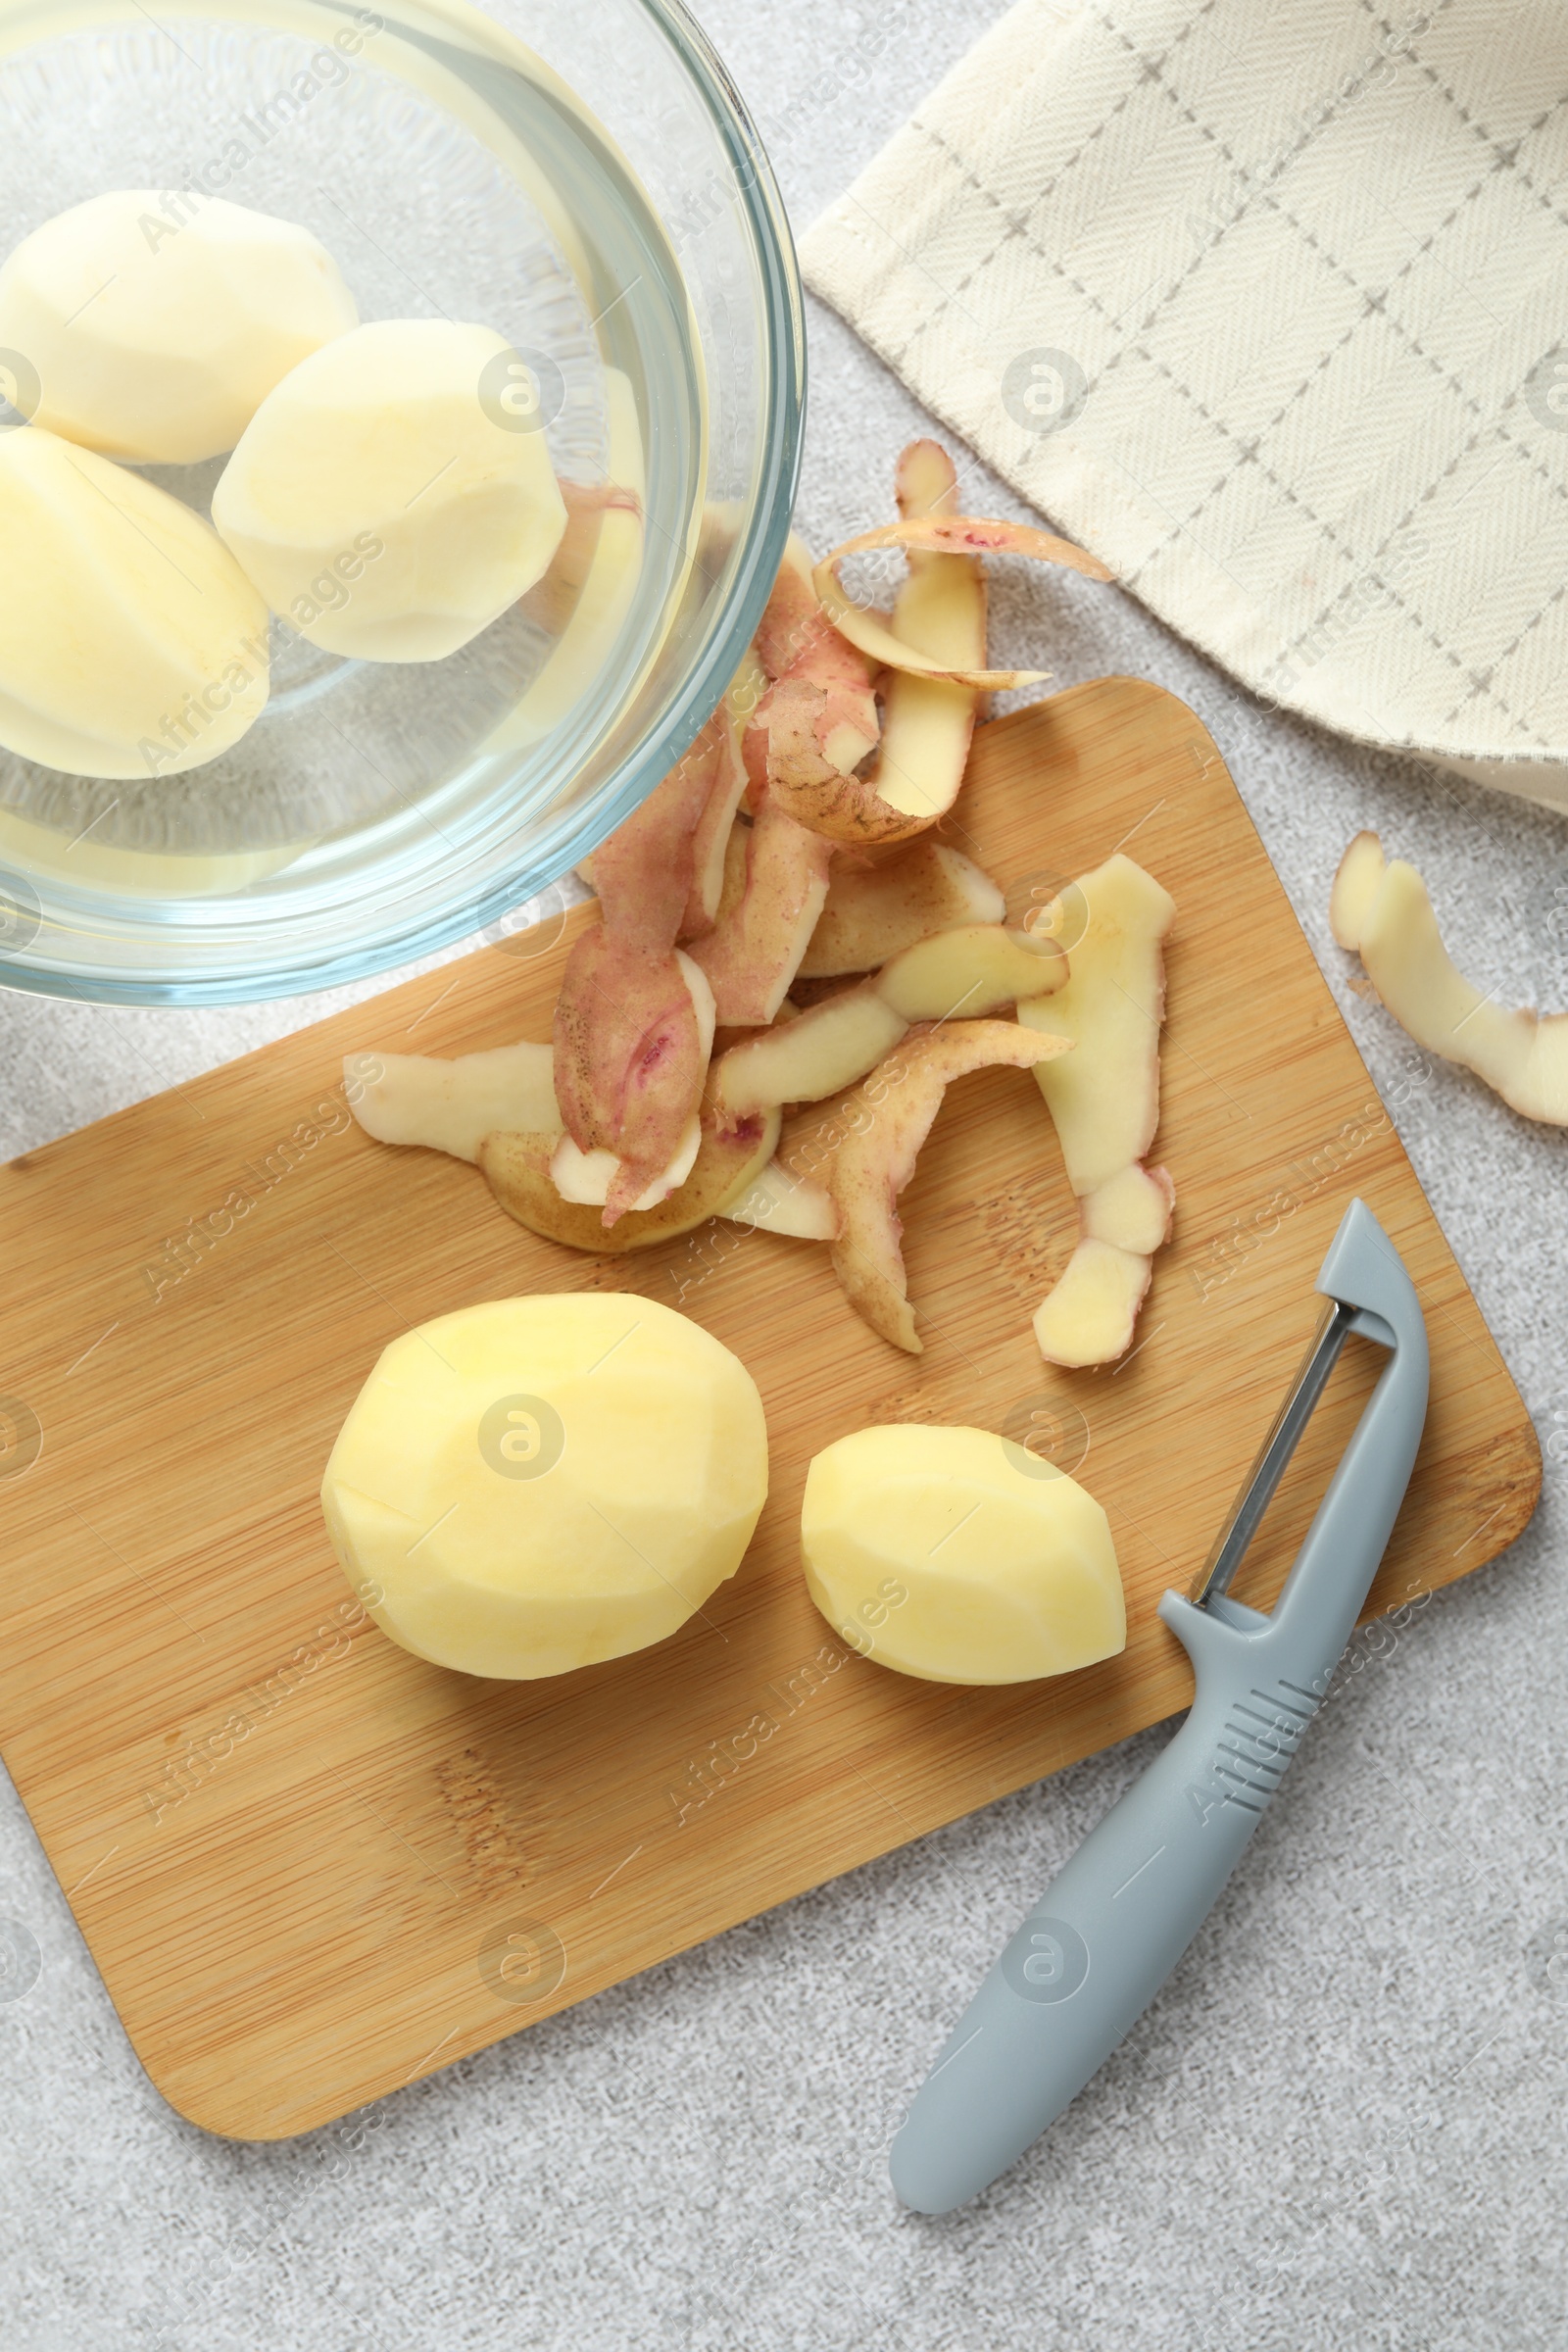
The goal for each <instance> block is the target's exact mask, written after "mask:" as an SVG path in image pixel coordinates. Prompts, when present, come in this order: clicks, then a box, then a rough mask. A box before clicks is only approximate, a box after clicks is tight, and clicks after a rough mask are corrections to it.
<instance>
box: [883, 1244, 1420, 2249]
mask: <svg viewBox="0 0 1568 2352" xmlns="http://www.w3.org/2000/svg"><path fill="white" fill-rule="evenodd" d="M1316 1287H1317V1289H1318V1290H1319V1291H1321V1292H1322V1293H1323V1294H1324V1296H1325V1298H1326V1299H1327V1300H1328V1301H1329V1303H1328V1305H1327V1306H1326V1308H1325V1309H1324V1312H1323V1317H1322V1320H1321V1322H1320V1323H1319V1326H1318V1331H1317V1336H1316V1338H1315V1339H1314V1340H1313V1342H1312V1345H1311V1347H1310V1348H1309V1349H1308V1351H1307V1353H1306V1356H1305V1357H1304V1359H1303V1361H1302V1363H1301V1367H1300V1370H1299V1372H1298V1374H1297V1376H1296V1379H1295V1381H1294V1382H1293V1384H1292V1386H1291V1389H1290V1392H1289V1394H1288V1395H1287V1397H1286V1399H1285V1402H1284V1404H1283V1405H1282V1406H1281V1408H1280V1411H1279V1413H1278V1415H1277V1417H1276V1419H1275V1422H1274V1425H1273V1427H1272V1429H1271V1430H1270V1431H1269V1433H1268V1436H1267V1437H1266V1439H1265V1440H1264V1442H1263V1446H1262V1449H1261V1451H1260V1452H1259V1453H1258V1456H1257V1459H1256V1461H1255V1462H1254V1463H1253V1465H1252V1468H1251V1471H1250V1475H1249V1477H1248V1480H1247V1483H1246V1485H1245V1486H1244V1487H1243V1489H1242V1492H1241V1495H1239V1496H1238V1498H1237V1501H1236V1503H1235V1505H1234V1507H1233V1509H1232V1511H1231V1515H1230V1517H1229V1519H1228V1520H1227V1521H1226V1523H1225V1526H1224V1528H1223V1529H1222V1531H1221V1533H1220V1536H1219V1538H1218V1541H1217V1542H1216V1543H1215V1545H1214V1548H1213V1550H1212V1551H1211V1552H1210V1554H1209V1556H1208V1559H1207V1560H1206V1561H1205V1563H1204V1565H1203V1567H1202V1569H1201V1571H1200V1573H1199V1575H1198V1577H1197V1578H1196V1580H1195V1582H1194V1584H1193V1586H1192V1589H1191V1592H1190V1593H1188V1594H1186V1595H1185V1596H1184V1595H1183V1594H1181V1593H1165V1594H1164V1596H1163V1598H1162V1599H1161V1601H1160V1604H1159V1614H1160V1616H1161V1617H1162V1618H1163V1619H1164V1621H1165V1623H1166V1624H1167V1625H1168V1626H1169V1627H1170V1629H1171V1632H1172V1633H1173V1634H1174V1635H1175V1636H1176V1638H1177V1640H1178V1641H1179V1642H1181V1643H1182V1645H1183V1647H1184V1648H1185V1649H1186V1651H1187V1654H1188V1656H1189V1657H1190V1658H1191V1659H1192V1662H1193V1670H1194V1674H1195V1676H1196V1680H1197V1689H1196V1691H1195V1693H1194V1698H1193V1705H1192V1710H1191V1712H1190V1714H1189V1715H1188V1717H1187V1720H1186V1722H1185V1723H1184V1724H1183V1725H1182V1728H1181V1730H1180V1731H1179V1732H1178V1733H1177V1734H1176V1737H1175V1739H1174V1740H1172V1741H1171V1742H1170V1745H1169V1746H1168V1747H1166V1748H1165V1749H1164V1750H1163V1751H1162V1753H1161V1754H1160V1755H1159V1756H1157V1757H1156V1758H1155V1760H1154V1762H1153V1763H1152V1765H1151V1766H1150V1768H1149V1770H1148V1771H1147V1772H1146V1773H1145V1774H1144V1776H1143V1778H1142V1779H1141V1780H1139V1781H1138V1782H1136V1783H1135V1784H1134V1786H1133V1787H1132V1788H1131V1789H1129V1790H1128V1792H1127V1794H1126V1795H1125V1796H1123V1797H1122V1798H1120V1799H1119V1801H1118V1802H1117V1803H1116V1804H1115V1805H1113V1806H1112V1807H1111V1810H1110V1811H1109V1812H1108V1813H1107V1814H1106V1815H1105V1817H1104V1819H1103V1821H1102V1822H1101V1823H1100V1824H1099V1825H1098V1826H1097V1827H1096V1828H1095V1829H1094V1830H1093V1831H1091V1833H1090V1835H1089V1836H1088V1838H1085V1840H1084V1842H1083V1844H1082V1845H1081V1846H1080V1847H1079V1849H1078V1851H1077V1852H1076V1853H1075V1854H1074V1855H1073V1856H1072V1858H1071V1859H1070V1861H1068V1862H1067V1863H1066V1864H1065V1865H1064V1867H1063V1868H1062V1869H1061V1870H1060V1871H1059V1872H1058V1873H1057V1875H1056V1877H1055V1879H1054V1881H1053V1883H1052V1885H1051V1887H1049V1888H1048V1889H1047V1891H1046V1893H1045V1894H1044V1896H1043V1897H1042V1898H1041V1900H1040V1901H1039V1902H1038V1903H1037V1904H1036V1905H1035V1907H1034V1909H1033V1910H1032V1911H1031V1912H1030V1914H1029V1916H1028V1918H1027V1919H1026V1920H1025V1921H1024V1923H1023V1925H1022V1926H1021V1927H1020V1928H1019V1930H1018V1932H1017V1934H1016V1935H1015V1936H1013V1938H1012V1940H1011V1942H1010V1943H1009V1944H1008V1945H1007V1947H1006V1949H1005V1951H1004V1953H1003V1954H1002V1957H1001V1959H1000V1960H999V1961H998V1962H997V1964H996V1966H995V1967H994V1968H993V1969H992V1971H991V1973H990V1975H989V1976H988V1977H987V1978H986V1980H985V1982H984V1984H983V1985H981V1987H980V1989H979V1991H978V1992H977V1993H976V1994H975V1997H974V1999H973V2000H972V2001H971V2002H970V2004H969V2006H968V2008H967V2009H966V2010H965V2012H964V2014H963V2016H962V2017H961V2018H960V2020H959V2022H958V2024H957V2027H956V2030H955V2031H954V2033H953V2034H952V2035H951V2036H950V2037H949V2040H948V2042H947V2045H946V2047H945V2048H944V2049H943V2051H942V2054H941V2056H940V2058H939V2059H938V2060H937V2063H936V2065H935V2066H934V2067H933V2068H932V2070H931V2073H930V2074H929V2076H928V2077H927V2078H926V2081H925V2082H924V2084H923V2085H922V2087H921V2088H920V2090H919V2091H918V2092H917V2093H916V2095H915V2099H914V2102H913V2105H912V2106H911V2107H910V2109H909V2112H908V2115H907V2119H906V2121H905V2123H904V2126H903V2128H902V2129H901V2131H899V2134H898V2136H897V2138H896V2139H895V2140H894V2142H893V2149H892V2155H891V2160H890V2162H891V2170H892V2174H893V2185H894V2187H895V2188H896V2189H897V2190H898V2193H899V2195H900V2196H901V2197H902V2198H903V2200H904V2202H905V2204H906V2205H910V2206H913V2207H914V2209H915V2210H916V2212H919V2213H948V2212H951V2211H952V2209H953V2207H954V2206H956V2205H961V2204H963V2203H964V2202H965V2200H966V2199H967V2198H970V2197H973V2196H976V2195H978V2194H979V2192H980V2190H981V2189H983V2188H985V2187H987V2186H989V2184H990V2183H991V2182H992V2181H993V2180H996V2179H997V2177H998V2175H999V2174H1001V2173H1004V2172H1005V2171H1006V2169H1007V2167H1008V2166H1009V2165H1010V2164H1012V2163H1014V2162H1015V2161H1016V2159H1017V2158H1018V2157H1019V2156H1021V2155H1022V2154H1023V2152H1024V2150H1025V2149H1026V2148H1027V2147H1028V2146H1029V2145H1030V2144H1031V2142H1032V2141H1034V2140H1035V2139H1037V2138H1038V2137H1039V2135H1040V2133H1041V2132H1042V2131H1045V2130H1046V2128H1047V2127H1048V2125H1050V2124H1052V2123H1054V2121H1055V2119H1056V2117H1057V2116H1058V2115H1060V2113H1061V2111H1062V2109H1063V2108H1064V2107H1065V2106H1066V2105H1067V2104H1068V2102H1069V2100H1071V2099H1073V2098H1075V2097H1076V2096H1077V2094H1078V2092H1079V2091H1080V2090H1082V2088H1083V2086H1084V2084H1085V2083H1086V2082H1088V2081H1089V2079H1090V2077H1091V2076H1092V2075H1094V2074H1095V2073H1097V2072H1098V2070H1099V2069H1100V2067H1101V2066H1102V2065H1103V2063H1104V2061H1105V2060H1106V2059H1107V2058H1108V2057H1109V2056H1110V2053H1111V2051H1112V2050H1113V2049H1115V2047H1116V2045H1117V2043H1118V2042H1119V2041H1120V2040H1121V2038H1122V2036H1123V2035H1124V2034H1126V2033H1128V2031H1129V2030H1130V2029H1131V2027H1132V2026H1133V2025H1134V2024H1135V2023H1136V2022H1137V2020H1138V2018H1139V2017H1140V2016H1141V2015H1142V2013H1143V2011H1144V2010H1145V2009H1146V2008H1147V2007H1148V2005H1149V2003H1150V2002H1151V2001H1152V1999H1153V1997H1154V1994H1155V1993H1156V1992H1157V1991H1158V1990H1159V1987H1160V1985H1162V1984H1163V1983H1164V1981H1165V1979H1166V1977H1167V1976H1168V1975H1169V1974H1170V1972H1171V1970H1172V1969H1173V1968H1174V1967H1175V1965H1176V1963H1177V1961H1178V1960H1179V1959H1180V1958H1181V1955H1182V1953H1183V1952H1184V1951H1185V1950H1186V1949H1187V1946H1188V1944H1189V1943H1191V1941H1192V1939H1193V1937H1194V1936H1196V1935H1197V1933H1198V1931H1199V1929H1200V1928H1201V1926H1202V1924H1203V1921H1204V1919H1205V1918H1206V1917H1207V1915H1208V1912H1209V1911H1210V1909H1211V1908H1212V1906H1213V1904H1214V1902H1215V1900H1216V1899H1217V1897H1218V1895H1219V1892H1220V1889H1221V1887H1223V1886H1224V1885H1225V1882H1226V1880H1227V1879H1228V1878H1229V1877H1230V1875H1231V1872H1232V1871H1233V1870H1234V1869H1235V1867H1236V1865H1237V1863H1238V1862H1239V1861H1240V1859H1241V1856H1242V1849H1243V1847H1244V1846H1245V1845H1246V1843H1247V1840H1248V1839H1249V1838H1250V1836H1251V1834H1252V1832H1253V1831H1254V1830H1255V1829H1256V1827H1257V1825H1258V1823H1259V1821H1261V1819H1262V1817H1263V1814H1264V1812H1265V1810H1266V1808H1267V1806H1268V1801H1269V1798H1270V1797H1271V1796H1272V1795H1273V1794H1274V1791H1275V1789H1277V1788H1278V1787H1279V1784H1280V1779H1281V1777H1282V1775H1283V1773H1284V1771H1285V1768H1286V1766H1287V1765H1288V1764H1289V1762H1290V1760H1291V1758H1292V1756H1294V1755H1295V1753H1296V1750H1297V1748H1298V1746H1299V1742H1300V1738H1301V1734H1302V1733H1303V1732H1304V1731H1305V1729H1306V1727H1307V1725H1308V1724H1309V1723H1310V1722H1311V1720H1312V1718H1313V1716H1314V1715H1315V1714H1316V1713H1317V1710H1318V1708H1319V1706H1320V1705H1321V1704H1322V1702H1323V1699H1324V1696H1325V1694H1326V1693H1327V1691H1328V1687H1329V1680H1330V1677H1331V1676H1332V1674H1333V1672H1334V1668H1335V1665H1336V1663H1337V1662H1338V1660H1339V1657H1340V1654H1341V1652H1342V1651H1343V1649H1344V1647H1345V1644H1346V1642H1348V1640H1349V1638H1350V1633H1351V1631H1352V1629H1353V1627H1354V1625H1355V1621H1356V1618H1357V1616H1358V1615H1359V1614H1360V1611H1361V1607H1362V1604H1363V1602H1364V1601H1365V1599H1366V1595H1367V1592H1368V1590H1369V1588H1370V1586H1371V1583H1372V1579H1373V1577H1374V1575H1375V1574H1376V1573H1377V1567H1378V1562H1379V1561H1380V1560H1381V1559H1382V1557H1383V1551H1384V1546H1385V1545H1386V1544H1387V1543H1388V1540H1389V1535H1390V1532H1391V1530H1392V1529H1393V1526H1394V1522H1395V1518H1396V1516H1397V1512H1398V1509H1399V1505H1400V1503H1401V1501H1402V1500H1403V1498H1404V1491H1405V1488H1406V1486H1407V1485H1408V1483H1409V1478H1410V1470H1411V1466H1412V1464H1413V1463H1414V1461H1415V1454H1416V1447H1417V1446H1418V1445H1419V1444H1420V1442H1421V1431H1422V1427H1423V1424H1424V1423H1425V1420H1426V1411H1427V1369H1428V1367H1427V1337H1426V1326H1425V1324H1424V1322H1423V1320H1422V1316H1421V1308H1420V1304H1419V1302H1418V1300H1417V1299H1416V1295H1415V1289H1414V1286H1413V1285H1412V1283H1411V1281H1410V1277H1409V1275H1408V1274H1407V1273H1406V1272H1405V1270H1404V1266H1403V1263H1402V1262H1401V1260H1400V1258H1399V1255H1398V1252H1397V1250H1396V1249H1395V1247H1394V1245H1393V1243H1392V1242H1391V1241H1390V1240H1389V1238H1388V1235H1387V1234H1386V1233H1385V1232H1384V1230H1383V1228H1382V1226H1381V1225H1380V1224H1379V1223H1378V1221H1377V1219H1376V1217H1375V1216H1374V1215H1373V1214H1372V1211H1371V1210H1370V1209H1369V1208H1368V1207H1367V1206H1366V1204H1365V1202H1364V1201H1351V1202H1350V1205H1349V1207H1348V1209H1347V1210H1346V1212H1345V1216H1344V1218H1343V1219H1342V1221H1341V1224H1340V1229H1339V1231H1338V1233H1337V1234H1336V1235H1335V1237H1334V1240H1333V1242H1332V1244H1331V1245H1330V1248H1329V1252H1328V1255H1327V1256H1326V1257H1325V1258H1324V1260H1323V1264H1322V1268H1321V1270H1320V1271H1319V1274H1318V1278H1317V1284H1316ZM1352 1332H1353V1333H1356V1334H1358V1335H1359V1336H1361V1337H1362V1338H1364V1339H1368V1340H1373V1341H1376V1342H1377V1344H1378V1345H1379V1346H1380V1347H1383V1348H1387V1349H1388V1350H1389V1360H1388V1362H1387V1363H1386V1364H1385V1365H1384V1367H1383V1370H1382V1372H1381V1374H1380V1375H1379V1378H1378V1384H1377V1387H1376V1388H1375V1389H1374V1391H1373V1393H1372V1396H1371V1397H1370V1398H1369V1399H1368V1401H1367V1404H1366V1406H1365V1409H1364V1410H1363V1412H1362V1414H1361V1418H1360V1420H1359V1421H1358V1422H1357V1424H1356V1427H1355V1431H1354V1434H1353V1435H1352V1437H1351V1439H1350V1442H1349V1445H1348V1446H1347V1448H1346V1450H1345V1453H1344V1455H1343V1457H1342V1459H1341V1461H1340V1463H1339V1466H1338V1468H1337V1469H1336V1471H1335V1474H1334V1477H1333V1479H1332V1481H1331V1483H1330V1485H1329V1488H1328V1492H1327V1493H1326V1494H1325V1495H1324V1497H1323V1500H1322V1502H1321V1503H1320V1504H1319V1506H1318V1510H1317V1515H1316V1517H1315V1518H1314V1519H1313V1521H1312V1524H1311V1526H1310V1528H1309V1529H1308V1530H1307V1534H1306V1540H1305V1542H1304V1543H1303V1544H1302V1545H1301V1548H1300V1550H1299V1552H1298V1554H1297V1556H1296V1560H1295V1563H1294V1565H1293V1566H1292V1569H1291V1572H1290V1575H1289V1576H1288V1577H1287V1579H1286V1582H1285V1586H1284V1589H1283V1591H1282V1592H1281V1593H1280V1596H1279V1598H1278V1600H1277V1601H1276V1602H1275V1604H1274V1609H1273V1612H1272V1614H1271V1615H1269V1616H1264V1615H1262V1614H1261V1613H1260V1612H1259V1611H1258V1610H1256V1609H1250V1608H1248V1607H1246V1606H1245V1605H1244V1604H1243V1603H1242V1602H1240V1601H1236V1600H1232V1599H1231V1598H1230V1596H1229V1590H1228V1589H1229V1586H1230V1584H1231V1582H1232V1580H1233V1578H1234V1577H1235V1574H1236V1571H1237V1569H1238V1567H1239V1566H1240V1565H1241V1561H1242V1558H1243V1556H1244V1554H1245V1553H1246V1550H1247V1547H1248V1545H1249V1544H1250V1542H1251V1539H1252V1537H1253V1535H1254V1534H1255V1533H1256V1530H1257V1527H1258V1523H1259V1521H1260V1520H1261V1519H1262V1516H1263V1513H1264V1511H1265V1509H1266V1508H1267V1506H1268V1502H1269V1498H1270V1496H1271V1495H1273V1493H1274V1490H1275V1488H1276V1487H1277V1486H1278V1485H1279V1482H1280V1479H1281V1477H1282V1476H1283V1475H1284V1471H1285V1468H1286V1465H1287V1463H1288V1462H1289V1461H1290V1458H1291V1456H1292V1454H1293V1453H1294V1452H1295V1450H1296V1446H1297V1443H1298V1441H1299V1438H1300V1435H1301V1432H1302V1430H1303V1429H1304V1428H1305V1427H1306V1424H1307V1422H1308V1420H1309V1419H1310V1417H1311V1414H1312V1410H1313V1407H1314V1406H1315V1405H1316V1403H1317V1401H1318V1398H1319V1397H1321V1395H1322V1393H1323V1390H1324V1388H1325V1386H1326V1385H1327V1382H1328V1378H1329V1374H1330V1373H1331V1372H1332V1371H1333V1369H1334V1366H1335V1364H1336V1363H1337V1361H1338V1360H1339V1356H1340V1351H1341V1349H1342V1348H1344V1346H1345V1343H1346V1341H1347V1339H1348V1337H1349V1336H1350V1334H1351V1333H1352Z"/></svg>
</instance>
